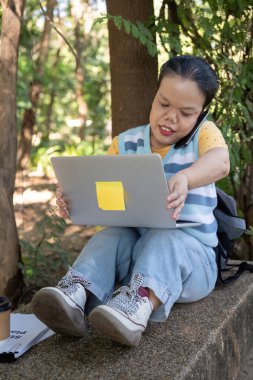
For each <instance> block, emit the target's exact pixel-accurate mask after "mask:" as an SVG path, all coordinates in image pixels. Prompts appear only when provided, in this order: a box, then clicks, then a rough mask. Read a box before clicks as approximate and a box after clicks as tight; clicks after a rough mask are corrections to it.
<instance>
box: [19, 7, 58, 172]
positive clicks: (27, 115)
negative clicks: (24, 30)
mask: <svg viewBox="0 0 253 380" xmlns="http://www.w3.org/2000/svg"><path fill="white" fill-rule="evenodd" d="M55 5H56V0H47V11H46V16H45V23H44V31H43V34H42V39H41V45H40V51H39V56H38V59H37V61H36V63H35V77H34V79H33V81H32V83H31V85H30V90H29V98H30V101H31V107H30V108H27V109H26V110H25V112H24V117H23V122H22V126H21V136H20V142H19V148H18V166H19V168H20V169H24V168H25V166H26V165H27V163H28V161H29V158H30V152H31V147H32V137H33V128H34V125H35V123H36V110H37V107H38V103H39V98H40V94H41V91H42V86H43V85H42V81H43V77H44V74H45V64H46V61H47V58H48V52H49V43H50V36H51V29H52V26H51V21H50V20H52V19H53V12H54V8H55Z"/></svg>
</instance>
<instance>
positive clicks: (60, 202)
mask: <svg viewBox="0 0 253 380" xmlns="http://www.w3.org/2000/svg"><path fill="white" fill-rule="evenodd" d="M56 205H57V207H58V211H59V214H60V216H61V217H62V218H68V217H69V211H68V208H69V204H68V201H67V200H66V199H64V198H63V195H62V192H61V189H60V187H59V185H58V184H57V185H56Z"/></svg>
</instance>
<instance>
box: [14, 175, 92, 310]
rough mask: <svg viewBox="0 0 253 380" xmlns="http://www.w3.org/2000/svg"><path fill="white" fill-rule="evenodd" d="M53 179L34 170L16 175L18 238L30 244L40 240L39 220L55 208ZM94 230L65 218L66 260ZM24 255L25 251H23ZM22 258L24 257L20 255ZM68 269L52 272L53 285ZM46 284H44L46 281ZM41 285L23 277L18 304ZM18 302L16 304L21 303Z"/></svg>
mask: <svg viewBox="0 0 253 380" xmlns="http://www.w3.org/2000/svg"><path fill="white" fill-rule="evenodd" d="M55 189H56V181H55V178H54V177H51V178H50V177H46V176H42V175H40V173H37V172H30V173H27V172H26V173H24V172H23V173H21V172H18V173H17V176H16V184H15V194H14V210H15V217H16V224H17V228H18V234H19V238H20V239H22V240H24V241H26V242H29V243H30V244H32V245H36V244H38V242H39V241H40V239H41V230H40V229H39V228H38V223H39V222H40V221H41V220H43V218H44V217H45V215H46V214H47V215H48V210H49V208H50V207H51V206H53V207H55ZM94 233H95V229H94V228H93V227H87V226H75V225H72V224H71V221H70V220H67V227H66V230H65V232H64V234H63V235H62V236H61V247H62V249H63V250H66V251H68V252H69V262H70V263H71V262H73V261H74V259H75V258H76V257H77V256H78V254H79V253H80V251H81V249H82V248H83V246H84V245H85V244H86V243H87V241H88V239H89V238H90V237H91V236H92V235H93V234H94ZM23 255H24V256H26V254H25V253H24V252H23ZM23 259H24V261H26V260H25V257H23ZM66 269H67V268H64V267H63V266H61V267H59V268H58V269H57V270H56V271H55V278H53V279H52V282H54V284H51V285H55V284H56V283H57V282H58V281H59V279H60V278H61V276H62V275H64V273H65V271H66ZM45 285H47V284H45ZM39 287H41V284H40V286H39V285H38V284H36V283H34V282H33V281H32V282H31V281H29V279H27V278H25V287H24V290H23V296H22V298H21V300H20V305H22V304H25V303H28V302H29V301H30V299H31V297H32V295H33V294H34V293H35V292H36V291H37V289H38V288H39ZM20 305H19V306H20Z"/></svg>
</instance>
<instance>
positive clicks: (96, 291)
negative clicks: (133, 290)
mask: <svg viewBox="0 0 253 380" xmlns="http://www.w3.org/2000/svg"><path fill="white" fill-rule="evenodd" d="M72 270H73V271H74V272H77V274H78V275H80V276H82V277H83V278H84V280H86V283H87V289H88V290H89V291H90V292H91V293H90V296H89V301H88V304H87V310H86V312H87V313H89V312H90V311H91V309H92V308H93V307H95V306H97V305H98V304H101V303H105V302H106V300H107V299H108V298H110V297H111V295H112V293H113V291H114V289H115V286H116V285H118V284H120V285H127V284H129V282H130V281H131V278H132V277H133V275H135V274H141V275H142V276H143V281H144V282H143V285H142V286H144V287H148V288H150V289H152V290H153V292H154V293H155V295H156V296H157V297H158V298H159V299H160V301H161V303H162V304H161V306H159V308H158V309H156V310H155V311H153V313H152V315H151V318H150V320H153V321H157V322H162V321H165V320H166V318H167V317H168V315H169V313H170V310H171V308H172V306H173V305H174V303H175V302H180V303H182V302H193V301H197V300H199V299H201V298H203V297H205V296H207V295H208V294H209V293H210V292H211V291H212V289H213V288H214V286H215V282H216V279H217V266H216V261H215V253H214V250H213V249H212V248H211V247H207V246H205V245H203V244H202V243H201V242H200V241H199V240H197V239H196V238H195V237H193V236H191V235H189V234H187V233H186V232H184V231H183V230H182V229H155V228H154V229H153V228H152V229H148V228H123V227H110V228H106V229H104V230H101V231H99V232H97V233H96V234H95V235H94V236H93V237H92V238H91V239H90V240H89V242H88V243H87V244H86V245H85V247H84V248H83V250H82V251H81V253H80V255H79V256H78V258H77V259H76V261H75V262H74V264H73V266H72Z"/></svg>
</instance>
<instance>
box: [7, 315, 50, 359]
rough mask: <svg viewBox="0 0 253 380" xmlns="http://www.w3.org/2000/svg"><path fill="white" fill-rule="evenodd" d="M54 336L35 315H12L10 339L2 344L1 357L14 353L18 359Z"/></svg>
mask: <svg viewBox="0 0 253 380" xmlns="http://www.w3.org/2000/svg"><path fill="white" fill-rule="evenodd" d="M54 334H55V333H54V332H53V331H52V330H50V329H49V328H48V327H47V326H46V325H45V324H44V323H42V322H41V321H40V320H39V319H38V318H37V317H36V316H35V315H34V314H18V313H17V314H13V313H11V320H10V338H9V339H7V340H5V341H4V342H2V343H0V355H1V354H6V353H7V354H8V353H10V354H11V353H12V354H14V357H15V358H18V357H19V356H21V355H22V354H23V353H24V352H26V351H27V350H29V348H31V347H32V346H34V345H35V344H37V343H40V342H42V341H43V340H45V339H47V338H49V337H51V336H52V335H54Z"/></svg>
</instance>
